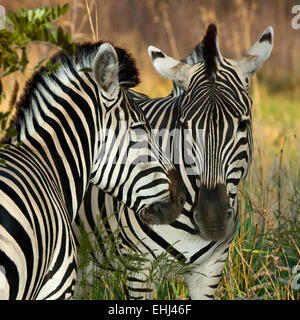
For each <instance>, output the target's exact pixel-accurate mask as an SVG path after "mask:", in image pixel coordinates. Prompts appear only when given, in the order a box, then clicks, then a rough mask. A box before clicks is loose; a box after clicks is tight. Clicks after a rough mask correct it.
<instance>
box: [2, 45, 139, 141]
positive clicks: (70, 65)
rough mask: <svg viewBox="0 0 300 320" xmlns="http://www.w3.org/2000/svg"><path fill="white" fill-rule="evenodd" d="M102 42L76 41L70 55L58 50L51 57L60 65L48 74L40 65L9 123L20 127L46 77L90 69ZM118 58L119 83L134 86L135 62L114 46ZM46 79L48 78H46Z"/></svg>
mask: <svg viewBox="0 0 300 320" xmlns="http://www.w3.org/2000/svg"><path fill="white" fill-rule="evenodd" d="M103 43H104V41H99V42H96V43H91V42H85V43H82V44H79V43H77V44H76V48H77V53H76V55H73V56H72V57H71V56H69V55H68V54H67V53H66V52H65V51H63V50H60V51H58V52H57V53H55V54H54V55H53V56H52V57H51V58H50V60H51V62H52V63H56V62H59V63H61V66H60V67H59V68H58V69H57V70H54V71H52V73H51V74H50V75H48V76H47V75H46V72H47V69H46V67H44V66H42V67H41V68H39V69H38V70H37V71H35V72H34V73H33V75H32V76H31V77H30V78H29V79H28V80H27V81H26V84H25V87H24V89H23V93H22V95H21V97H20V99H19V100H18V102H17V104H16V107H15V109H16V113H15V116H14V118H13V119H12V120H11V122H10V125H11V126H13V127H16V129H17V131H18V129H19V128H20V125H21V123H23V120H24V117H25V112H26V111H27V110H29V109H30V108H31V101H32V93H33V92H34V90H35V89H36V88H37V86H38V84H39V83H40V82H41V81H45V79H46V77H47V79H50V81H51V79H55V77H58V78H59V72H60V68H64V69H66V70H70V72H74V71H75V72H79V71H80V70H82V69H90V68H91V66H92V62H93V59H94V57H95V55H96V54H97V52H98V49H99V47H100V46H101V45H102V44H103ZM114 48H115V50H116V52H117V55H118V60H119V70H118V75H119V83H120V85H122V86H123V87H125V88H126V89H128V88H132V87H135V86H136V85H138V84H139V82H140V79H139V72H138V69H137V67H136V62H135V60H134V58H133V57H132V55H131V54H129V53H128V52H127V51H126V50H125V49H122V48H119V47H116V46H114ZM47 81H48V80H47ZM0 140H1V139H0ZM10 141H11V139H10V138H9V137H8V136H4V137H3V139H2V142H3V143H4V142H5V143H9V142H10ZM0 142H1V141H0Z"/></svg>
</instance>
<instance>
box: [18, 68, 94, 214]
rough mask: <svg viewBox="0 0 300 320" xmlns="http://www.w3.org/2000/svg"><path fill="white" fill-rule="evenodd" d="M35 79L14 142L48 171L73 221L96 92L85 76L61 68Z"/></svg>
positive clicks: (87, 169) (88, 158)
mask: <svg viewBox="0 0 300 320" xmlns="http://www.w3.org/2000/svg"><path fill="white" fill-rule="evenodd" d="M59 75H60V76H59ZM83 77H85V79H84V80H83ZM39 80H40V81H39V82H38V83H37V84H36V86H35V88H34V90H32V93H31V99H30V101H31V105H29V106H26V110H23V112H22V118H19V119H17V121H16V128H17V130H18V132H19V135H18V137H17V140H19V141H22V142H23V145H24V147H26V148H27V149H28V150H30V152H31V153H32V154H34V156H35V157H36V158H39V159H40V165H41V166H44V167H47V170H48V171H49V172H51V174H52V176H53V179H54V180H55V182H56V184H57V185H58V188H59V190H60V192H61V194H62V199H64V202H65V205H66V208H67V210H68V212H69V214H70V216H71V219H74V217H75V214H76V213H77V211H78V208H79V206H80V203H81V202H82V199H83V195H84V193H85V190H86V188H87V185H88V181H89V177H90V174H91V170H92V163H93V156H94V154H95V150H94V146H96V132H98V127H99V124H98V122H97V120H96V119H97V117H99V115H98V114H97V112H98V111H96V108H93V105H96V101H97V93H96V92H95V91H93V89H90V88H94V85H93V83H92V82H91V83H88V81H89V80H90V79H89V77H88V76H80V77H79V76H78V75H77V77H76V76H75V77H74V78H73V79H70V78H69V75H66V73H64V70H62V71H61V72H60V73H57V74H56V75H53V76H51V78H50V79H49V78H46V77H45V78H44V77H42V78H41V79H39ZM83 83H85V84H83ZM88 85H90V87H89V90H88V91H87V90H86V87H88Z"/></svg>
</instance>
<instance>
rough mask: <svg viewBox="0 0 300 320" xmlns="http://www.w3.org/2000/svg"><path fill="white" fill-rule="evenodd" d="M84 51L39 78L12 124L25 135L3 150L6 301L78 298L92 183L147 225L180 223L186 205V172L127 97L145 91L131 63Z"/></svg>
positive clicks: (82, 47)
mask: <svg viewBox="0 0 300 320" xmlns="http://www.w3.org/2000/svg"><path fill="white" fill-rule="evenodd" d="M76 48H77V50H76V55H73V56H72V57H70V56H68V55H67V54H66V53H65V52H64V51H60V52H58V53H57V54H56V55H54V57H53V58H52V59H51V61H52V63H59V64H60V65H61V66H60V67H59V68H58V69H57V70H55V71H53V72H52V73H51V74H49V73H48V72H46V71H47V69H46V68H45V67H42V68H41V69H40V70H38V71H36V72H35V73H34V74H33V76H32V78H31V79H30V80H29V81H28V82H27V84H26V87H25V89H24V92H23V95H22V97H21V98H20V101H19V102H18V104H17V108H16V115H15V118H14V119H13V120H12V123H11V125H12V126H13V127H15V128H16V131H17V133H18V134H17V137H15V138H13V139H11V138H9V137H8V136H6V137H5V138H4V139H3V140H2V143H4V142H5V143H6V144H10V147H9V148H7V149H5V150H4V149H1V150H0V158H1V159H2V160H4V161H5V163H4V164H2V165H1V166H0V177H1V178H0V267H1V268H0V299H67V298H71V297H72V295H73V291H74V284H75V282H76V275H77V247H76V245H75V239H74V235H73V231H72V228H71V223H72V221H74V219H75V217H76V215H77V212H78V209H79V206H80V204H81V202H82V199H83V197H84V195H85V193H86V189H87V186H88V185H89V183H91V184H93V185H95V186H97V188H100V189H101V190H103V191H104V192H107V193H108V194H110V195H111V196H112V197H114V198H116V199H117V200H118V201H120V202H122V203H124V204H126V206H128V207H130V208H132V209H133V210H134V211H135V212H138V214H140V217H141V219H142V220H143V221H144V222H145V223H147V224H148V223H149V224H151V223H156V224H160V223H170V222H172V221H174V220H175V219H176V218H177V216H178V215H179V214H180V212H181V210H182V208H183V204H184V202H185V193H184V186H183V183H182V181H181V178H180V176H179V174H178V172H177V171H176V170H175V168H174V166H173V164H172V163H171V162H170V161H169V159H167V157H165V156H164V154H163V153H162V152H161V150H160V149H159V147H158V146H157V144H156V142H155V141H154V140H153V138H152V137H151V132H150V126H149V124H148V122H147V120H146V118H145V116H144V114H143V112H142V111H141V109H140V107H138V106H137V104H136V103H135V102H134V100H133V99H132V98H131V97H130V96H129V94H128V92H127V91H128V88H129V87H132V86H134V85H136V84H137V83H138V71H137V69H136V66H135V61H134V60H133V58H132V57H131V55H129V54H128V53H127V51H125V50H124V49H121V48H118V47H116V48H114V47H113V46H112V45H111V44H110V43H104V42H101V41H100V42H97V43H85V44H77V47H76ZM121 124H122V126H121ZM137 128H138V129H139V132H138V133H137V132H136V131H137ZM105 129H109V131H108V132H107V131H105ZM113 136H114V137H115V139H113ZM137 143H139V146H138V147H137V146H136V144H137ZM17 144H18V145H17ZM113 156H114V158H115V161H116V162H115V163H114V162H113V161H111V160H112V157H113ZM107 157H108V159H107Z"/></svg>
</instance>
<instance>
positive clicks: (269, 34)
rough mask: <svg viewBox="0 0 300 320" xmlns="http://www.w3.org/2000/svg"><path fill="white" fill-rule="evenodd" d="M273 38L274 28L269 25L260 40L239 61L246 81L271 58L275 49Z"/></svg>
mask: <svg viewBox="0 0 300 320" xmlns="http://www.w3.org/2000/svg"><path fill="white" fill-rule="evenodd" d="M273 38H274V32H273V28H272V27H268V28H267V29H266V30H265V31H264V32H263V34H262V35H261V36H260V38H259V40H258V41H257V42H256V43H255V44H254V45H253V46H252V47H251V48H250V49H249V50H248V51H247V52H246V53H245V54H244V55H243V56H242V58H241V59H239V60H238V61H237V62H238V65H239V67H240V69H241V71H242V74H243V75H244V77H245V80H246V83H248V82H249V81H250V78H251V77H252V76H253V75H254V73H255V71H256V70H257V69H258V68H260V67H261V66H262V64H263V63H264V62H265V60H267V59H268V58H269V56H270V54H271V52H272V49H273Z"/></svg>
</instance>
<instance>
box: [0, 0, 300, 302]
mask: <svg viewBox="0 0 300 320" xmlns="http://www.w3.org/2000/svg"><path fill="white" fill-rule="evenodd" d="M54 3H60V4H61V5H62V4H63V3H64V1H47V4H54ZM41 4H45V2H42V1H40V0H31V1H29V0H28V1H27V0H24V1H13V2H12V1H2V5H4V6H5V7H6V9H7V10H17V8H18V7H19V6H22V7H26V6H27V7H30V8H34V7H38V6H40V5H41ZM295 4H296V2H295V1H288V0H287V1H285V0H265V1H258V0H252V1H246V0H233V1H232V0H212V1H200V0H189V1H187V0H174V1H171V0H160V1H158V0H144V1H140V0H110V1H100V0H73V1H70V5H71V9H70V11H69V12H68V14H67V15H66V16H65V17H64V18H63V19H62V20H61V21H60V25H61V26H62V27H63V28H64V29H65V30H67V31H69V32H70V33H71V35H72V37H73V38H74V39H75V40H78V41H86V40H90V41H93V40H97V39H103V40H109V41H112V42H113V43H114V44H116V45H118V46H122V47H125V48H128V49H129V50H130V52H131V53H132V54H133V55H134V56H135V57H136V59H137V63H138V67H139V69H140V70H141V80H142V83H141V84H140V85H139V87H138V88H137V90H138V91H140V92H144V93H146V94H149V95H151V96H164V95H167V94H168V93H169V91H170V89H171V83H170V81H167V80H164V79H161V78H160V77H159V76H158V75H157V74H156V73H155V71H154V70H153V68H152V66H151V64H150V62H149V59H148V55H147V46H148V45H150V44H153V45H155V46H157V47H159V48H161V49H162V50H163V51H165V52H166V53H168V54H170V55H172V56H174V57H175V58H183V57H184V56H185V55H186V54H187V53H189V52H190V51H191V50H192V48H193V47H194V46H195V45H196V44H197V43H198V42H200V41H201V39H202V37H203V35H204V32H205V28H206V26H207V25H208V23H210V22H214V23H216V24H217V26H218V30H219V45H220V48H221V52H222V54H223V55H224V56H226V57H231V58H238V57H239V56H240V55H241V54H242V53H243V52H244V50H245V49H247V48H249V46H250V44H251V43H252V42H253V41H255V40H256V39H257V38H258V37H259V35H260V34H261V32H262V31H263V30H264V29H265V28H266V27H267V26H268V25H272V26H273V27H274V32H275V44H274V49H273V52H272V56H271V58H270V59H269V60H268V61H267V62H266V63H265V65H264V67H263V68H262V70H260V71H259V73H258V75H257V77H256V78H254V81H253V83H252V88H251V96H252V99H253V100H254V106H253V117H254V141H255V151H254V160H253V164H252V168H251V173H250V175H249V177H248V178H247V180H246V182H245V183H244V184H243V185H241V186H240V188H241V194H240V196H241V202H242V221H241V228H240V230H239V233H238V235H237V237H236V241H235V243H234V244H233V246H232V248H231V251H230V259H229V263H228V265H227V266H226V269H225V272H224V277H223V280H222V285H221V286H220V288H219V291H218V298H229V299H236V298H241V299H272V298H273V299H299V298H300V293H299V290H298V291H297V290H293V288H292V283H291V282H292V279H293V277H294V274H293V273H292V268H293V267H295V266H298V264H299V258H300V251H299V247H300V241H299V230H300V228H299V211H300V166H299V165H300V161H299V160H300V152H299V150H300V141H299V136H300V108H299V101H300V91H299V83H300V82H299V81H300V79H299V77H300V64H299V63H298V61H297V57H298V52H299V51H300V30H293V29H292V27H291V19H292V17H293V15H292V13H291V8H292V7H293V5H295ZM50 51H51V50H50ZM48 55H49V47H45V46H44V47H41V46H39V45H37V44H36V45H33V46H32V48H31V52H30V55H29V56H30V58H31V67H30V68H29V69H28V72H27V74H26V75H25V76H20V75H18V76H17V77H18V78H17V79H18V82H19V86H20V88H22V86H23V85H24V81H25V79H26V77H28V76H29V75H30V72H31V71H32V70H33V65H34V64H35V63H36V62H37V61H39V60H40V59H41V58H44V57H47V56H48ZM15 79H16V78H15V76H11V77H8V79H6V81H5V82H4V87H5V90H6V92H7V95H8V97H10V95H11V92H12V91H13V85H14V80H15ZM21 91H22V90H21V89H20V90H19V92H21ZM8 101H9V99H7V101H6V104H5V103H4V104H3V105H1V108H3V109H5V108H7V107H8ZM297 232H298V233H297ZM278 279H279V280H278ZM280 279H284V281H288V282H287V283H286V282H284V281H281V280H280ZM106 285H107V283H106ZM172 286H173V287H174V288H173V289H172ZM176 286H177V287H176ZM163 288H164V289H163V292H164V293H163V294H162V295H164V294H165V295H166V296H167V297H166V298H168V297H169V298H174V295H175V298H176V294H177V293H176V292H177V291H178V294H177V295H178V296H182V298H184V295H185V294H186V292H185V289H184V287H183V286H182V285H181V284H178V283H177V282H176V285H174V283H173V284H172V285H171V287H169V285H164V286H163ZM159 290H161V289H158V292H160V291H159ZM171 291H172V292H171ZM170 292H171V293H170ZM174 292H175V293H174ZM157 297H158V298H162V297H161V296H160V295H159V294H158V296H157Z"/></svg>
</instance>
